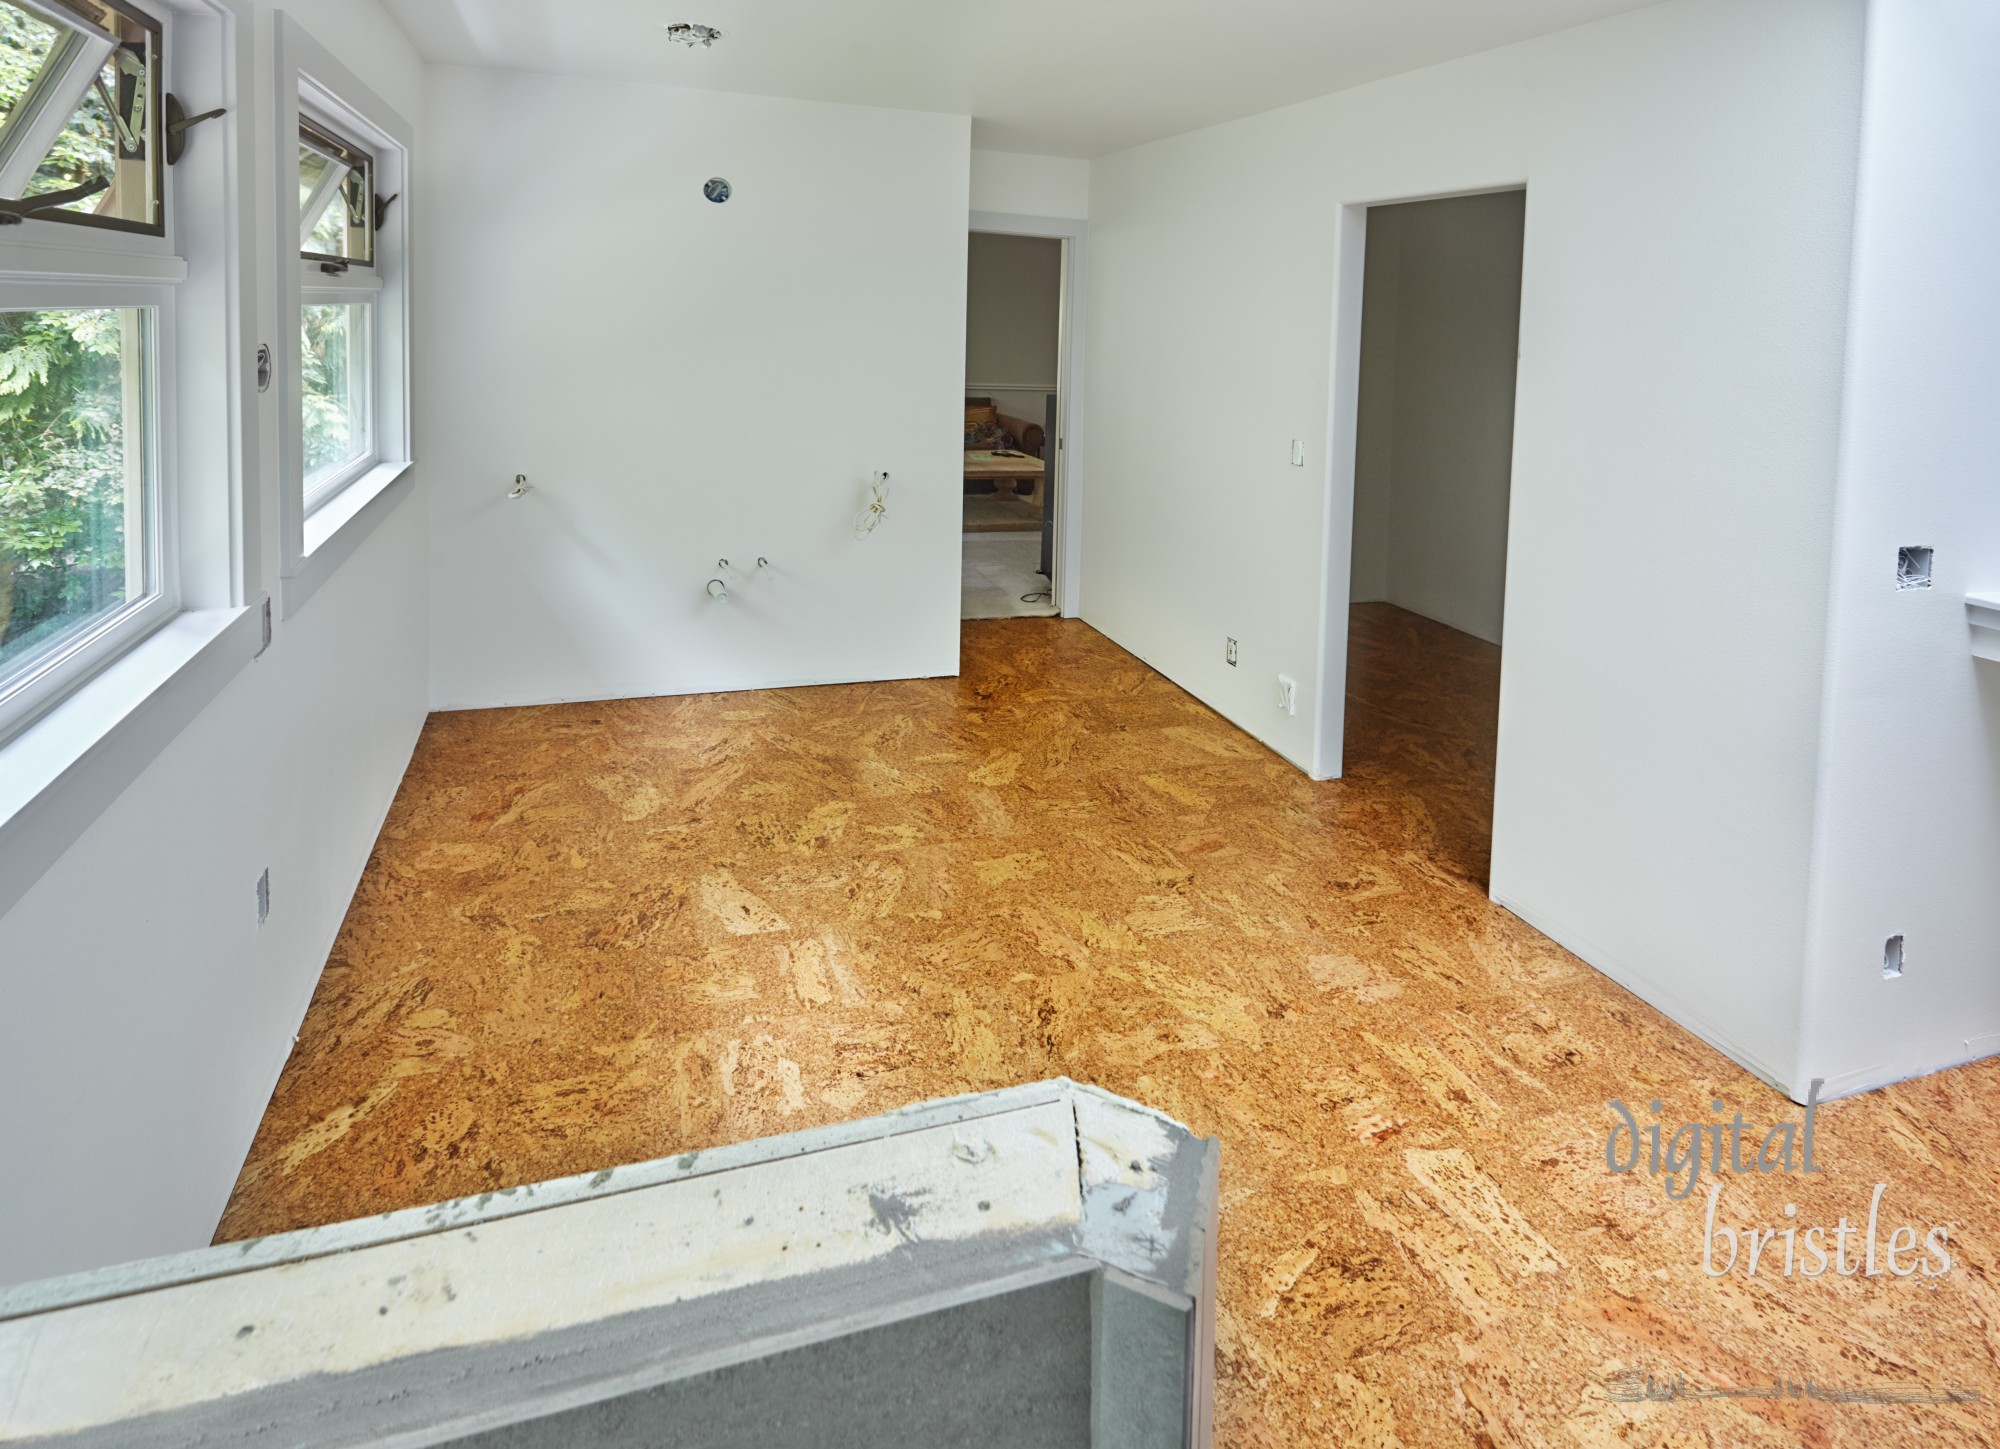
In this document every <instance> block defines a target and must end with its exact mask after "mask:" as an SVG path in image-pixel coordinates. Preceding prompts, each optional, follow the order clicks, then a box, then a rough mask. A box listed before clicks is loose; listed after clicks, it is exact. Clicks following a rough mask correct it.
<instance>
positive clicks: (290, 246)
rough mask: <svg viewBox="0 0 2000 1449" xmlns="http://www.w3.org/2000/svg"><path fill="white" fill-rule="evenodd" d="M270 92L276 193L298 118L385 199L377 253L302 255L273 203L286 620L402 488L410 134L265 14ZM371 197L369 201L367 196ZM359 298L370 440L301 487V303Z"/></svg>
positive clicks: (278, 19)
mask: <svg viewBox="0 0 2000 1449" xmlns="http://www.w3.org/2000/svg"><path fill="white" fill-rule="evenodd" d="M274 22H275V26H274V28H275V49H276V56H275V59H276V66H275V69H274V72H273V74H274V77H275V81H276V91H277V115H276V117H275V124H276V132H275V134H276V135H277V136H278V137H280V138H282V139H281V144H279V145H278V146H277V147H276V150H277V153H278V155H277V169H278V174H277V195H278V196H279V197H280V198H284V199H287V200H289V199H290V198H295V197H297V196H298V194H299V184H300V167H299V145H298V139H299V138H300V137H301V126H302V125H303V124H308V123H309V124H311V125H313V126H314V127H315V128H316V129H318V130H320V131H324V132H329V133H331V136H332V138H333V139H335V140H338V141H341V142H343V143H345V144H346V145H348V146H350V147H352V148H354V149H355V150H357V151H360V152H362V153H365V154H366V155H367V156H368V157H369V158H370V160H371V161H372V163H373V166H374V178H373V180H374V185H373V188H372V189H373V194H374V196H378V197H382V198H385V199H386V198H391V197H393V198H394V200H393V201H391V203H390V205H389V207H388V211H387V214H386V216H384V217H383V218H382V220H381V222H380V224H379V225H377V226H375V228H374V241H373V251H374V255H373V257H372V258H371V259H370V261H369V262H368V263H366V264H364V263H362V262H361V261H360V260H359V259H356V258H335V257H321V256H319V255H317V254H308V253H307V252H306V251H305V250H304V247H303V246H302V245H301V238H300V221H301V219H300V217H299V215H298V208H297V206H296V204H289V205H285V206H283V207H282V208H281V210H282V213H283V214H282V215H281V217H280V224H281V235H280V240H279V246H280V248H281V250H280V253H279V257H280V266H281V285H280V289H279V298H278V304H279V320H280V326H279V331H280V334H281V336H280V340H279V344H278V347H277V361H278V363H279V368H278V376H279V378H280V379H281V397H280V400H279V408H278V413H279V417H278V428H279V498H278V503H279V523H280V533H281V540H282V545H283V557H282V560H281V565H280V569H279V573H280V591H281V596H282V603H283V609H284V614H285V617H286V618H290V617H291V616H292V615H293V614H295V613H296V612H297V611H298V610H299V609H300V608H302V607H303V606H304V605H305V603H306V601H307V600H308V599H310V598H311V597H312V595H313V594H314V593H315V592H317V590H318V589H319V587H320V586H321V585H322V584H323V583H324V582H325V581H326V579H327V578H328V577H330V576H331V575H332V573H333V571H334V570H336V569H337V568H338V567H339V565H340V564H341V562H342V561H343V560H345V559H346V557H347V556H348V555H349V554H351V553H352V552H353V550H354V549H355V547H357V546H358V544H359V542H360V540H361V538H363V537H365V536H366V534H367V533H368V532H369V531H370V530H371V529H372V528H373V526H374V524H375V523H376V522H378V521H379V520H380V518H381V517H382V516H384V515H385V514H386V512H387V511H388V509H389V508H391V507H393V506H394V504H395V502H396V501H397V500H398V499H400V497H401V496H402V495H403V493H404V492H406V491H407V489H408V486H409V478H408V474H409V470H410V467H411V464H410V456H411V411H412V410H411V405H410V362H409V351H410V337H411V333H412V319H411V313H410V305H411V303H410V291H411V289H410V263H409V257H410V249H409V230H410V228H409V218H410V210H411V207H410V195H409V192H410V185H409V180H410V148H411V142H412V134H413V133H412V130H411V127H410V125H409V123H408V122H407V121H405V120H404V119H403V118H402V117H401V116H400V115H398V114H397V112H396V111H395V110H394V109H393V108H391V107H390V106H388V105H387V104H386V103H384V102H383V101H382V100H381V98H380V97H378V96H376V95H375V94H374V92H372V91H371V90H370V89H369V88H368V87H367V86H365V85H364V84H362V82H361V81H360V80H359V79H358V78H357V77H355V76H354V75H353V73H352V72H350V71H349V70H348V69H347V68H346V67H345V66H344V65H342V64H341V63H340V61H339V60H338V59H336V58H335V57H334V56H333V55H332V54H331V53H330V52H329V51H327V50H326V49H325V47H323V46H321V45H320V44H319V43H318V42H317V41H315V40H314V39H313V38H312V36H311V35H310V34H309V33H308V32H307V31H306V30H305V29H304V28H303V27H302V26H300V25H299V24H298V22H297V21H295V20H293V19H292V18H291V17H290V16H289V15H288V14H286V13H284V12H282V11H281V12H279V13H278V14H277V15H276V16H275V17H274ZM371 201H372V198H371ZM309 302H310V303H320V304H324V303H362V304H366V305H368V306H369V307H370V308H371V310H372V317H371V326H370V328H369V334H370V345H371V349H372V366H371V367H370V369H369V389H370V409H369V411H370V429H369V435H370V448H369V450H368V452H367V453H366V454H364V455H363V456H362V457H361V458H359V459H357V460H355V461H354V462H353V463H351V464H349V465H348V466H347V467H345V468H343V469H342V470H341V471H340V472H339V473H337V474H334V475H333V476H331V477H329V478H326V479H322V480H320V482H319V483H318V485H317V486H315V487H313V488H312V489H311V490H310V491H308V489H307V486H306V485H307V478H306V471H305V437H304V433H305V428H304V419H303V414H302V407H303V393H304V386H303V381H302V371H303V370H302V353H303V342H302V338H301V331H302V316H303V313H302V309H303V308H304V307H305V306H306V305H307V304H308V303H309Z"/></svg>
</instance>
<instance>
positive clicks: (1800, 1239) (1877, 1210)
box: [1604, 1079, 1952, 1278]
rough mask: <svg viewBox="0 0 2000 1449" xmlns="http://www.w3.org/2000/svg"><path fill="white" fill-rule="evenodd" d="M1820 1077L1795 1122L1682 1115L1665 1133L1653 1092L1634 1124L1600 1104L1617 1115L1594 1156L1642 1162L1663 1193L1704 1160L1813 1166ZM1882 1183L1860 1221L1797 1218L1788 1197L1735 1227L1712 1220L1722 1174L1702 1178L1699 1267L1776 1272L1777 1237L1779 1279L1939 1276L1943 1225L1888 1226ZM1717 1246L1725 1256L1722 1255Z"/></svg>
mask: <svg viewBox="0 0 2000 1449" xmlns="http://www.w3.org/2000/svg"><path fill="white" fill-rule="evenodd" d="M1823 1085H1824V1083H1823V1082H1821V1081H1819V1080H1818V1079H1815V1080H1814V1082H1813V1084H1812V1089H1811V1091H1809V1092H1808V1093H1807V1095H1806V1105H1805V1120H1804V1121H1803V1122H1799V1123H1795V1122H1777V1123H1774V1124H1772V1126H1770V1127H1769V1128H1768V1129H1765V1130H1763V1131H1762V1132H1760V1131H1759V1129H1758V1128H1757V1127H1756V1126H1755V1125H1754V1124H1752V1123H1750V1122H1747V1121H1745V1120H1744V1118H1743V1114H1742V1113H1741V1112H1737V1113H1736V1114H1735V1115H1734V1116H1732V1117H1730V1118H1729V1119H1728V1120H1727V1121H1714V1122H1683V1123H1681V1124H1680V1125H1679V1126H1678V1127H1675V1128H1674V1129H1673V1130H1672V1131H1671V1132H1669V1131H1667V1130H1666V1128H1665V1125H1664V1123H1663V1122H1662V1121H1660V1120H1658V1119H1659V1118H1660V1117H1661V1114H1662V1113H1663V1112H1664V1111H1665V1107H1664V1105H1663V1104H1662V1103H1661V1102H1660V1101H1659V1100H1658V1099H1655V1100H1653V1101H1651V1102H1648V1103H1647V1104H1646V1105H1647V1107H1648V1108H1649V1109H1650V1110H1651V1112H1652V1115H1653V1117H1654V1118H1655V1120H1654V1121H1652V1122H1649V1123H1646V1124H1644V1125H1641V1124H1640V1122H1639V1120H1638V1118H1637V1117H1636V1116H1635V1115H1634V1114H1633V1112H1632V1109H1631V1108H1629V1107H1627V1106H1626V1105H1625V1104H1624V1103H1623V1102H1620V1101H1613V1102H1611V1103H1609V1104H1607V1107H1608V1110H1609V1111H1610V1112H1611V1114H1612V1115H1613V1116H1614V1117H1615V1118H1616V1119H1617V1120H1616V1121H1614V1122H1613V1123H1612V1127H1611V1132H1610V1135H1609V1136H1608V1137H1606V1139H1605V1142H1604V1165H1605V1166H1606V1167H1609V1168H1610V1169H1611V1170H1612V1171H1613V1172H1616V1173H1626V1172H1636V1171H1639V1170H1640V1168H1641V1167H1642V1166H1643V1168H1644V1169H1645V1171H1646V1172H1648V1173H1650V1174H1651V1175H1652V1176H1654V1177H1658V1178H1662V1179H1664V1182H1663V1186H1664V1188H1665V1190H1666V1194H1667V1196H1668V1197H1670V1198H1672V1199H1674V1200H1676V1201H1679V1200H1681V1199H1684V1198H1687V1197H1689V1196H1691V1195H1692V1194H1693V1192H1694V1190H1695V1188H1696V1186H1697V1185H1698V1184H1699V1183H1700V1181H1701V1178H1702V1174H1703V1171H1704V1165H1703V1164H1704V1161H1705V1162H1706V1171H1707V1172H1708V1174H1709V1176H1710V1177H1711V1178H1712V1179H1720V1178H1722V1177H1723V1176H1724V1175H1725V1174H1730V1173H1740V1174H1750V1173H1758V1174H1770V1173H1778V1174H1786V1173H1793V1172H1796V1173H1799V1174H1801V1175H1803V1174H1805V1173H1816V1172H1820V1171H1822V1170H1823V1169H1822V1168H1821V1167H1820V1165H1819V1164H1818V1163H1817V1162H1815V1161H1814V1160H1813V1119H1814V1115H1815V1114H1816V1113H1817V1111H1818V1110H1819V1091H1820V1088H1821V1086H1823ZM1710 1107H1711V1109H1712V1110H1713V1111H1714V1112H1715V1113H1716V1114H1717V1115H1718V1117H1719V1116H1720V1114H1721V1113H1722V1112H1723V1111H1725V1110H1726V1109H1725V1108H1724V1106H1723V1104H1722V1103H1721V1102H1719V1101H1712V1102H1711V1103H1710ZM1621 1139H1622V1146H1621ZM1746 1145H1747V1147H1748V1156H1747V1157H1746V1155H1745V1150H1746ZM1888 1191H1889V1184H1888V1183H1886V1182H1878V1183H1876V1184H1875V1187H1874V1191H1873V1192H1872V1193H1871V1194H1870V1195H1869V1198H1868V1217H1867V1223H1866V1226H1865V1227H1857V1226H1855V1225H1854V1224H1852V1223H1850V1222H1849V1221H1848V1220H1847V1218H1846V1217H1845V1216H1843V1217H1842V1218H1841V1219H1840V1221H1839V1223H1838V1224H1837V1225H1835V1226H1834V1227H1832V1228H1827V1227H1823V1226H1820V1225H1817V1224H1813V1225H1807V1224H1801V1223H1799V1222H1798V1221H1797V1219H1798V1213H1799V1208H1798V1204H1797V1203H1789V1202H1788V1203H1786V1204H1785V1210H1784V1215H1785V1222H1784V1223H1783V1224H1782V1225H1773V1226H1770V1227H1761V1228H1760V1227H1756V1226H1744V1227H1741V1228H1738V1227H1736V1226H1734V1225H1720V1224H1718V1223H1717V1221H1716V1218H1717V1212H1718V1203H1719V1200H1720V1198H1721V1196H1722V1183H1721V1181H1719V1180H1715V1181H1711V1182H1710V1183H1709V1186H1708V1210H1707V1213H1706V1215H1705V1217H1704V1220H1703V1223H1702V1240H1701V1268H1702V1271H1703V1272H1704V1273H1706V1274H1708V1276H1709V1277H1711V1278H1721V1277H1723V1276H1725V1275H1727V1274H1729V1273H1731V1272H1733V1271H1734V1270H1735V1269H1737V1268H1738V1267H1739V1266H1740V1267H1741V1268H1742V1270H1743V1273H1744V1275H1745V1276H1746V1277H1752V1278H1754V1277H1756V1276H1757V1274H1758V1273H1759V1272H1763V1273H1765V1274H1767V1275H1769V1274H1772V1273H1774V1272H1776V1271H1780V1270H1779V1269H1778V1266H1777V1256H1778V1253H1779V1251H1780V1245H1782V1252H1783V1261H1784V1266H1783V1268H1782V1270H1781V1271H1782V1272H1783V1274H1784V1276H1785V1277H1787V1278H1790V1277H1793V1276H1795V1275H1796V1276H1798V1277H1801V1278H1818V1277H1821V1276H1822V1275H1824V1274H1825V1273H1827V1272H1828V1271H1829V1270H1830V1271H1832V1272H1833V1273H1834V1274H1835V1275H1836V1276H1838V1277H1842V1278H1852V1277H1854V1276H1856V1275H1857V1274H1859V1275H1860V1276H1862V1277H1865V1278H1880V1277H1885V1276H1888V1277H1896V1278H1908V1277H1910V1276H1912V1275H1916V1276H1918V1277H1921V1278H1942V1277H1944V1276H1945V1275H1946V1274H1947V1273H1949V1272H1951V1270H1952V1259H1951V1251H1950V1247H1949V1244H1950V1242H1951V1233H1950V1230H1949V1229H1948V1228H1947V1227H1946V1226H1945V1225H1943V1224H1939V1225H1937V1226H1935V1227H1932V1228H1929V1229H1928V1230H1927V1231H1925V1232H1924V1233H1923V1234H1922V1235H1921V1236H1919V1234H1918V1232H1917V1229H1916V1228H1914V1227H1912V1226H1910V1225H1908V1224H1900V1225H1896V1226H1893V1227H1892V1226H1890V1224H1889V1222H1888V1221H1887V1220H1885V1219H1884V1217H1883V1201H1882V1200H1883V1197H1884V1196H1885V1195H1886V1194H1887V1192H1888ZM1850 1240H1853V1242H1852V1252H1853V1257H1852V1259H1851V1260H1850V1258H1849V1251H1850ZM1725 1248H1726V1249H1727V1256H1726V1257H1725V1256H1723V1255H1722V1250H1723V1249H1725Z"/></svg>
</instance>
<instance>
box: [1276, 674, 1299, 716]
mask: <svg viewBox="0 0 2000 1449" xmlns="http://www.w3.org/2000/svg"><path fill="white" fill-rule="evenodd" d="M1278 708H1279V709H1281V710H1283V711H1284V712H1285V713H1286V714H1297V713H1298V712H1299V682H1298V681H1297V680H1296V679H1293V678H1292V677H1291V676H1290V675H1286V674H1280V675H1279V676H1278Z"/></svg>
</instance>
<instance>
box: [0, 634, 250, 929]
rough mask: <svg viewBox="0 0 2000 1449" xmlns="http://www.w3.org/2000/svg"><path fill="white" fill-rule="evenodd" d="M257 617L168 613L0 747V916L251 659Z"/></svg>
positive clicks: (9, 908)
mask: <svg viewBox="0 0 2000 1449" xmlns="http://www.w3.org/2000/svg"><path fill="white" fill-rule="evenodd" d="M260 616H261V609H258V608H249V609H207V610H200V611H196V612H189V613H183V614H179V615H176V616H175V617H174V618H173V619H171V620H169V621H168V622H167V623H165V624H163V625H161V626H160V627H159V628H158V629H156V630H155V631H154V632H153V633H151V634H149V635H147V636H146V637H145V638H144V639H142V640H140V641H139V643H137V644H135V645H133V646H132V648H131V649H129V650H127V651H126V652H125V653H124V654H123V655H121V656H120V657H119V658H118V659H117V660H115V661H114V662H112V663H111V664H108V665H106V666H105V667H104V668H103V669H102V670H100V671H99V672H98V673H97V674H96V675H95V676H94V677H92V678H91V679H90V680H89V681H88V682H87V683H85V684H84V685H82V686H81V687H80V688H78V689H77V690H75V691H74V692H73V693H71V694H70V695H69V696H68V697H67V698H66V699H64V700H63V701H62V703H60V704H58V705H56V706H55V708H53V709H51V710H50V711H49V712H48V713H46V714H44V715H43V716H42V717H41V718H40V719H38V720H36V721H35V722H34V723H33V724H31V725H29V726H28V727H27V728H26V729H25V730H23V731H22V732H21V733H20V734H18V735H16V736H15V737H14V738H13V739H11V740H9V741H8V742H7V743H6V745H5V746H4V747H0V915H4V914H5V913H6V912H8V911H9V910H12V909H13V907H14V905H15V904H16V903H17V902H18V901H19V900H20V899H21V897H22V896H24V895H26V894H27V893H28V890H29V888H30V887H32V886H33V885H34V884H35V882H36V881H38V880H40V879H41V878H42V876H43V875H45V874H46V873H47V871H48V868H49V867H50V866H51V865H53V864H55V862H56V860H57V858H58V857H60V856H61V855H62V853H63V852H64V851H66V850H68V849H69V848H70V846H72V845H74V844H75V843H76V841H77V839H78V838H79V837H80V836H81V835H82V834H83V832H84V831H85V830H87V829H88V828H89V827H90V825H91V824H92V822H94V821H95V820H96V819H97V817H98V816H100V815H102V814H103V813H104V811H105V809H106V808H107V807H109V806H110V804H111V802H112V801H113V800H116V799H117V798H118V796H119V795H120V794H122V793H123V792H124V790H125V787H126V786H128V785H130V784H131V783H132V782H133V781H134V780H136V779H137V778H138V777H139V775H140V774H141V772H143V771H144V770H145V768H146V767H147V766H148V765H150V764H152V762H153V760H154V759H155V758H156V757H157V756H158V755H159V753H160V751H162V750H164V749H165V748H166V747H167V745H168V744H169V743H171V742H172V741H173V739H174V738H175V736H177V735H179V734H180V732H181V731H182V730H183V729H185V728H187V726H188V724H189V723H190V722H191V721H192V720H193V719H194V717H195V716H196V715H198V714H200V713H201V711H202V710H203V709H204V708H206V707H207V705H208V704H209V702H210V701H211V700H213V699H214V698H215V697H216V696H217V695H219V694H220V693H222V690H223V687H224V686H225V685H227V684H228V683H229V682H230V680H232V679H234V678H235V677H236V675H237V673H238V672H239V671H240V670H241V669H242V668H243V666H244V665H246V664H248V663H249V662H250V661H251V660H252V659H254V658H256V657H257V653H258V651H259V649H260V648H261V646H262V644H263V626H262V622H261V617H260Z"/></svg>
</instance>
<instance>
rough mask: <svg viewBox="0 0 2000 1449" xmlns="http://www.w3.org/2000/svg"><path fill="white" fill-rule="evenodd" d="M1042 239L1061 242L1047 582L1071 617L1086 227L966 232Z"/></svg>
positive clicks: (1078, 580) (993, 219)
mask: <svg viewBox="0 0 2000 1449" xmlns="http://www.w3.org/2000/svg"><path fill="white" fill-rule="evenodd" d="M975 231H984V232H996V233H998V234H1000V235H1003V236H1034V237H1046V238H1048V239H1050V240H1052V241H1060V242H1061V243H1062V244H1063V259H1062V288H1061V302H1062V315H1061V318H1060V321H1059V323H1058V332H1057V339H1058V340H1057V344H1056V434H1057V436H1056V437H1055V438H1054V439H1053V440H1051V441H1050V443H1049V444H1048V446H1049V447H1050V448H1051V449H1052V450H1053V451H1054V452H1055V453H1056V454H1057V455H1058V463H1059V466H1058V468H1057V482H1058V485H1059V486H1058V488H1057V492H1056V530H1055V531H1056V537H1055V551H1054V559H1055V571H1056V576H1055V578H1054V579H1052V580H1050V584H1051V587H1052V588H1053V591H1054V595H1055V604H1056V612H1057V613H1059V614H1060V615H1061V616H1062V617H1063V618H1065V619H1074V618H1076V617H1078V616H1079V615H1080V614H1081V613H1082V612H1083V445H1082V439H1081V434H1082V431H1083V429H1082V420H1083V413H1082V409H1081V407H1080V403H1081V401H1082V395H1083V317H1084V301H1085V282H1086V279H1087V277H1088V275H1089V266H1088V261H1087V258H1088V249H1089V234H1090V224H1089V223H1088V222H1086V221H1084V220H1082V219H1081V218H1072V217H1062V216H1023V215H1017V214H1015V213H1012V212H1001V211H975V212H972V213H971V215H970V219H969V222H968V225H967V226H966V232H967V233H968V235H969V234H970V233H972V232H975Z"/></svg>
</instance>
